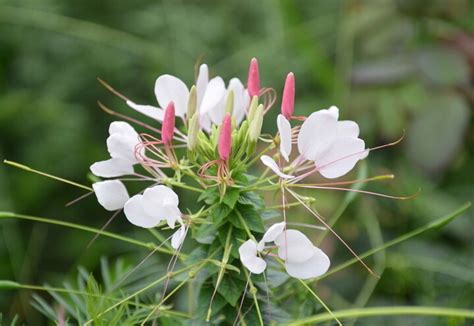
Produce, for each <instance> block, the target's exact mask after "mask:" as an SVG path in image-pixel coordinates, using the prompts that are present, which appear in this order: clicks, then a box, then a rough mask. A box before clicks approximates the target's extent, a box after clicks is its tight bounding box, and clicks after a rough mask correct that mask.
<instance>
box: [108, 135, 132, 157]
mask: <svg viewBox="0 0 474 326" xmlns="http://www.w3.org/2000/svg"><path fill="white" fill-rule="evenodd" d="M138 144H139V139H138V138H134V137H131V136H130V135H125V134H119V133H115V134H112V135H110V136H109V137H108V138H107V150H108V152H109V154H110V157H112V158H119V159H122V160H127V161H129V162H130V163H131V164H135V163H138V160H137V158H136V155H135V146H137V145H138Z"/></svg>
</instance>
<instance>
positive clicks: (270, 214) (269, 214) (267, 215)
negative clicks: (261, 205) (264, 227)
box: [260, 209, 281, 221]
mask: <svg viewBox="0 0 474 326" xmlns="http://www.w3.org/2000/svg"><path fill="white" fill-rule="evenodd" d="M260 216H261V217H262V220H264V221H267V220H271V219H274V218H279V217H281V212H279V211H277V210H276V209H266V210H264V211H263V212H261V213H260Z"/></svg>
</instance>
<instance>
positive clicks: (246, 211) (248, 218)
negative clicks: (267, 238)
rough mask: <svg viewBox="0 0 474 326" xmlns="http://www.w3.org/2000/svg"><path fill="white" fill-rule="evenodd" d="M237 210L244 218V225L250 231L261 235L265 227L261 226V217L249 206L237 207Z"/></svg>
mask: <svg viewBox="0 0 474 326" xmlns="http://www.w3.org/2000/svg"><path fill="white" fill-rule="evenodd" d="M237 209H238V210H239V212H240V214H242V217H243V218H244V221H245V223H246V224H247V226H248V228H249V229H250V230H251V231H255V232H259V233H263V232H265V226H264V225H263V221H262V217H261V215H260V214H259V213H258V212H257V211H256V210H255V209H254V208H253V206H250V205H241V204H239V205H237Z"/></svg>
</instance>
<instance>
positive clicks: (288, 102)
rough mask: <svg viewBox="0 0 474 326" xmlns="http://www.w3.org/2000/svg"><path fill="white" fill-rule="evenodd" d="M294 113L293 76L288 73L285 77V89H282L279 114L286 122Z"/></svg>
mask: <svg viewBox="0 0 474 326" xmlns="http://www.w3.org/2000/svg"><path fill="white" fill-rule="evenodd" d="M294 111H295V75H293V73H292V72H290V73H289V74H288V75H287V76H286V81H285V87H284V88H283V98H282V100H281V114H283V116H284V117H285V118H287V119H288V120H290V119H291V117H292V116H293V112H294Z"/></svg>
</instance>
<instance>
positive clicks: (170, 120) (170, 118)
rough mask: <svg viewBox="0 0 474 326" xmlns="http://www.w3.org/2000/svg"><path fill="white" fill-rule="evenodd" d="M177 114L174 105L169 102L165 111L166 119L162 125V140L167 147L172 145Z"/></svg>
mask: <svg viewBox="0 0 474 326" xmlns="http://www.w3.org/2000/svg"><path fill="white" fill-rule="evenodd" d="M174 124H175V113H174V103H173V102H169V103H168V106H167V107H166V110H165V117H164V119H163V124H162V125H161V140H163V143H164V144H165V145H170V144H171V141H172V140H173V135H174Z"/></svg>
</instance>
